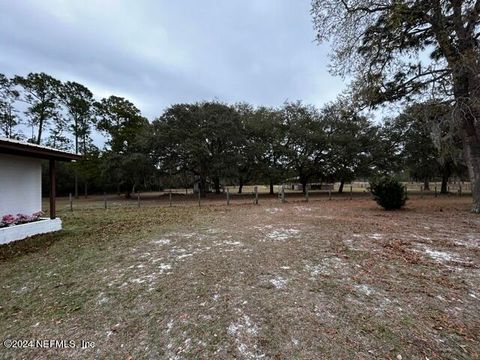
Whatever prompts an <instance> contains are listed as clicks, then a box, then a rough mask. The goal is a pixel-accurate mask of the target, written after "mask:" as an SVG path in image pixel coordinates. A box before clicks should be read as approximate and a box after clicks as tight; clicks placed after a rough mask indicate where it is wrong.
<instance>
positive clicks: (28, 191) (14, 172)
mask: <svg viewBox="0 0 480 360" xmlns="http://www.w3.org/2000/svg"><path fill="white" fill-rule="evenodd" d="M0 170H1V171H0V216H3V215H6V214H19V213H21V214H30V215H31V214H33V213H36V212H38V211H40V210H42V198H41V196H38V194H39V193H40V192H41V191H42V160H40V159H33V158H27V157H22V156H15V155H6V154H0Z"/></svg>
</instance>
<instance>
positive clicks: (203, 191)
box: [198, 177, 207, 198]
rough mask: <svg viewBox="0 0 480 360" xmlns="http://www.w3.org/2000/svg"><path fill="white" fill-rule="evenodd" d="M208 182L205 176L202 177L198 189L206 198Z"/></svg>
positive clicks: (201, 195)
mask: <svg viewBox="0 0 480 360" xmlns="http://www.w3.org/2000/svg"><path fill="white" fill-rule="evenodd" d="M206 187H207V184H206V182H205V178H203V177H200V181H199V183H198V191H200V197H202V198H204V197H206V196H207V192H206V191H205V190H206Z"/></svg>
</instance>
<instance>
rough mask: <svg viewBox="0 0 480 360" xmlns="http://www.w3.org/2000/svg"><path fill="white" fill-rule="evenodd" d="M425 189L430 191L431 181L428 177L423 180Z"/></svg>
mask: <svg viewBox="0 0 480 360" xmlns="http://www.w3.org/2000/svg"><path fill="white" fill-rule="evenodd" d="M423 190H425V191H430V182H429V179H428V178H427V177H426V178H425V179H424V180H423Z"/></svg>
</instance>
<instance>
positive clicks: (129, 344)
mask: <svg viewBox="0 0 480 360" xmlns="http://www.w3.org/2000/svg"><path fill="white" fill-rule="evenodd" d="M298 200H301V199H298ZM131 204H132V203H130V205H129V206H123V205H122V203H121V202H119V203H118V204H116V205H115V206H114V208H112V209H109V210H107V211H105V210H103V209H101V207H100V206H97V205H98V204H94V205H95V206H92V204H90V203H89V202H88V201H83V202H81V204H79V205H77V206H76V209H75V211H74V212H73V213H70V212H68V211H65V210H62V211H61V216H62V218H63V220H64V225H65V230H64V231H62V232H61V233H57V234H50V235H44V236H38V237H35V238H32V239H28V240H26V241H23V242H18V243H14V244H10V245H6V246H1V247H0V282H1V284H2V285H1V286H0V299H1V303H0V339H2V340H3V339H6V338H9V339H58V340H61V339H67V340H75V341H76V342H80V340H82V339H83V340H88V341H94V342H95V348H94V349H63V350H58V349H57V350H55V349H23V350H19V349H5V348H1V349H0V358H12V359H14V358H32V359H33V358H34V359H50V358H58V357H61V358H111V359H126V358H128V357H129V356H132V357H133V359H144V358H146V359H151V358H172V359H183V358H186V359H194V358H195V359H196V358H203V359H210V358H219V359H224V358H243V359H261V358H285V359H289V358H296V359H316V358H358V359H364V358H372V359H373V358H392V359H396V358H399V356H401V357H402V358H403V359H412V358H413V359H426V358H429V359H444V358H450V359H476V358H478V357H479V353H480V345H479V343H480V336H479V334H480V290H479V289H480V266H479V264H480V218H479V217H478V216H475V215H473V214H470V213H469V212H468V209H469V205H470V202H469V199H467V198H454V197H448V198H447V197H446V198H438V199H433V198H430V199H419V198H418V199H412V200H410V201H409V202H408V203H407V205H408V206H407V208H406V209H405V210H403V211H397V212H385V211H382V210H380V209H379V208H377V207H376V205H375V204H374V203H373V201H371V200H367V199H355V200H352V201H349V200H344V199H338V200H332V201H328V200H325V199H322V200H318V199H317V200H315V201H311V202H309V203H305V202H300V201H297V202H290V203H286V204H282V203H280V202H278V201H276V200H272V199H270V200H268V199H262V202H261V204H260V205H259V206H254V205H247V204H242V205H234V206H230V207H227V206H224V205H220V204H219V203H216V202H212V203H211V204H210V205H209V206H204V207H202V208H198V207H195V206H194V205H193V204H192V205H191V206H174V207H166V206H165V205H162V206H159V205H158V204H156V203H155V202H149V203H148V204H145V205H142V207H141V208H140V209H137V208H136V207H135V206H132V205H131ZM133 204H134V203H133ZM64 205H65V204H63V205H62V206H60V208H62V209H64V208H65V206H64Z"/></svg>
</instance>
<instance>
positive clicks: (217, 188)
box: [213, 177, 220, 194]
mask: <svg viewBox="0 0 480 360" xmlns="http://www.w3.org/2000/svg"><path fill="white" fill-rule="evenodd" d="M213 184H214V186H215V194H220V179H219V178H217V177H216V178H214V179H213Z"/></svg>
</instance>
